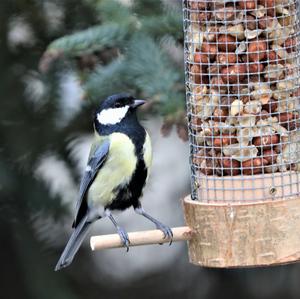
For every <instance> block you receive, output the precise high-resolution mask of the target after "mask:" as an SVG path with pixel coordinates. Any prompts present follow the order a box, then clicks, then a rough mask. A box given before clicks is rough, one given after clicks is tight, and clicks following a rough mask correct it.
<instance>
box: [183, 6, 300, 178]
mask: <svg viewBox="0 0 300 299" xmlns="http://www.w3.org/2000/svg"><path fill="white" fill-rule="evenodd" d="M186 12H187V13H186V18H187V19H188V23H187V24H188V25H187V27H186V35H185V40H186V45H187V47H186V65H187V73H188V90H189V91H190V104H191V105H190V116H189V117H190V120H189V121H190V129H191V133H192V135H193V140H194V143H195V144H194V147H193V148H194V150H193V164H194V165H195V166H196V167H197V169H199V170H200V171H201V172H202V173H204V174H206V175H218V176H224V175H232V176H233V175H241V174H243V175H253V174H261V173H274V172H278V171H288V170H292V171H298V170H300V163H299V162H300V158H299V156H300V145H299V141H300V134H299V100H298V99H299V96H300V89H299V83H300V82H299V78H298V77H299V63H300V60H299V58H298V57H297V54H298V52H299V49H298V42H297V39H298V38H299V37H298V35H299V33H298V32H299V28H298V26H299V24H298V23H299V20H298V19H297V15H296V7H295V0H244V1H234V2H232V1H226V0H223V1H211V0H206V1H205V0H200V1H196V0H187V1H186Z"/></svg>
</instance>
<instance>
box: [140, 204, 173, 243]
mask: <svg viewBox="0 0 300 299" xmlns="http://www.w3.org/2000/svg"><path fill="white" fill-rule="evenodd" d="M134 211H135V212H136V213H137V214H139V215H142V216H144V217H145V218H147V219H148V220H150V221H151V222H152V223H154V224H155V226H156V228H157V229H159V230H161V231H162V232H163V233H164V239H170V244H169V245H171V244H172V241H173V232H172V230H171V229H170V228H169V227H168V226H166V225H165V224H163V223H161V222H160V221H158V220H156V219H155V218H153V217H152V216H150V215H149V214H147V213H146V212H145V211H144V209H143V208H142V207H141V206H139V207H137V208H135V209H134Z"/></svg>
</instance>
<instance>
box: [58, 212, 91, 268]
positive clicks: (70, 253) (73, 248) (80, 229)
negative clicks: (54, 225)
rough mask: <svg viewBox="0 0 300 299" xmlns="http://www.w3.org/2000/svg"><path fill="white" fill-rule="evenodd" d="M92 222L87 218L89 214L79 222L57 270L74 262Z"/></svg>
mask: <svg viewBox="0 0 300 299" xmlns="http://www.w3.org/2000/svg"><path fill="white" fill-rule="evenodd" d="M91 224H92V223H91V222H90V221H88V220H87V216H86V217H84V218H82V220H81V221H80V222H79V223H78V225H77V226H76V228H75V229H74V231H73V233H72V235H71V238H70V240H69V241H68V244H67V245H66V247H65V249H64V251H63V253H62V255H61V257H60V259H59V261H58V262H57V264H56V266H55V271H58V270H60V269H62V268H65V267H67V266H69V265H70V264H71V263H72V261H73V259H74V256H75V254H76V253H77V251H78V249H79V247H80V245H81V243H82V242H83V240H84V238H85V237H86V235H87V233H88V231H89V228H90V225H91Z"/></svg>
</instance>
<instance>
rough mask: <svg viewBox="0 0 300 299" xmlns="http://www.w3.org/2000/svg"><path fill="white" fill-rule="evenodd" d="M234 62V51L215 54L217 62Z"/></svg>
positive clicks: (235, 59)
mask: <svg viewBox="0 0 300 299" xmlns="http://www.w3.org/2000/svg"><path fill="white" fill-rule="evenodd" d="M236 62H237V55H236V54H235V53H219V54H218V55H217V63H220V64H225V65H228V64H233V63H236Z"/></svg>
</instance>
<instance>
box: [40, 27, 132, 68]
mask: <svg viewBox="0 0 300 299" xmlns="http://www.w3.org/2000/svg"><path fill="white" fill-rule="evenodd" d="M127 34H128V28H127V27H126V26H125V25H124V26H120V25H118V24H114V23H109V24H104V25H99V26H94V27H91V28H89V29H87V30H83V31H80V32H77V33H74V34H71V35H67V36H64V37H61V38H59V39H57V40H55V41H53V42H52V43H51V44H50V45H49V46H48V49H47V50H46V52H45V53H44V55H43V57H42V59H41V61H40V69H41V70H42V71H43V70H47V69H49V65H51V64H52V62H53V61H54V60H56V59H57V58H59V57H61V56H63V57H65V58H70V57H76V56H79V55H82V54H89V53H93V52H95V51H101V50H103V49H105V48H108V47H114V46H117V47H122V45H123V44H124V40H125V39H126V35H127Z"/></svg>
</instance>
